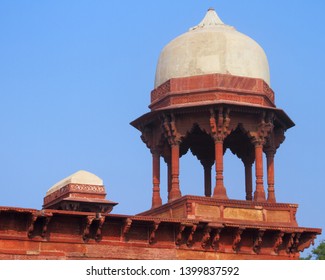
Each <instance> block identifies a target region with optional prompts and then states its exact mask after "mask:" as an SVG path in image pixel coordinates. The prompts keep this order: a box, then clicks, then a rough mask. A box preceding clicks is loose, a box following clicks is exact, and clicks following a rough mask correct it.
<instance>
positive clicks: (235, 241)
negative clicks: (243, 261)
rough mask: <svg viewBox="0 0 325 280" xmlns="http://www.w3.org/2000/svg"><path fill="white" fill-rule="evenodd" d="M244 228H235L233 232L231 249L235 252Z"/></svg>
mask: <svg viewBox="0 0 325 280" xmlns="http://www.w3.org/2000/svg"><path fill="white" fill-rule="evenodd" d="M244 230H245V228H237V229H236V230H235V233H234V235H233V241H232V249H233V250H234V251H235V252H237V251H238V250H239V243H240V241H241V235H242V233H243V231H244Z"/></svg>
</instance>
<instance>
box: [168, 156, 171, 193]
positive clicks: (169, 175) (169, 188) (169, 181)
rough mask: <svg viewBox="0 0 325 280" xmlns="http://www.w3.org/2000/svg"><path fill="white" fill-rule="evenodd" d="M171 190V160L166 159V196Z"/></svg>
mask: <svg viewBox="0 0 325 280" xmlns="http://www.w3.org/2000/svg"><path fill="white" fill-rule="evenodd" d="M171 189H172V164H171V159H170V158H169V159H168V162H167V191H168V194H169V192H170V190H171Z"/></svg>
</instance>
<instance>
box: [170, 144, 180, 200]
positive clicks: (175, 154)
mask: <svg viewBox="0 0 325 280" xmlns="http://www.w3.org/2000/svg"><path fill="white" fill-rule="evenodd" d="M181 196H182V194H181V191H180V189H179V144H178V143H177V144H173V145H171V189H170V192H169V195H168V201H169V202H170V201H173V200H175V199H177V198H180V197H181Z"/></svg>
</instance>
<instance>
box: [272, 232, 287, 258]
mask: <svg viewBox="0 0 325 280" xmlns="http://www.w3.org/2000/svg"><path fill="white" fill-rule="evenodd" d="M283 236H284V232H282V231H280V232H277V233H276V234H275V237H274V245H273V251H274V253H276V254H278V253H279V247H280V245H281V244H282V243H283Z"/></svg>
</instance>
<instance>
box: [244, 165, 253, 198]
mask: <svg viewBox="0 0 325 280" xmlns="http://www.w3.org/2000/svg"><path fill="white" fill-rule="evenodd" d="M244 165H245V190H246V200H252V199H253V196H252V192H253V179H252V164H251V163H248V162H245V163H244Z"/></svg>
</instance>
